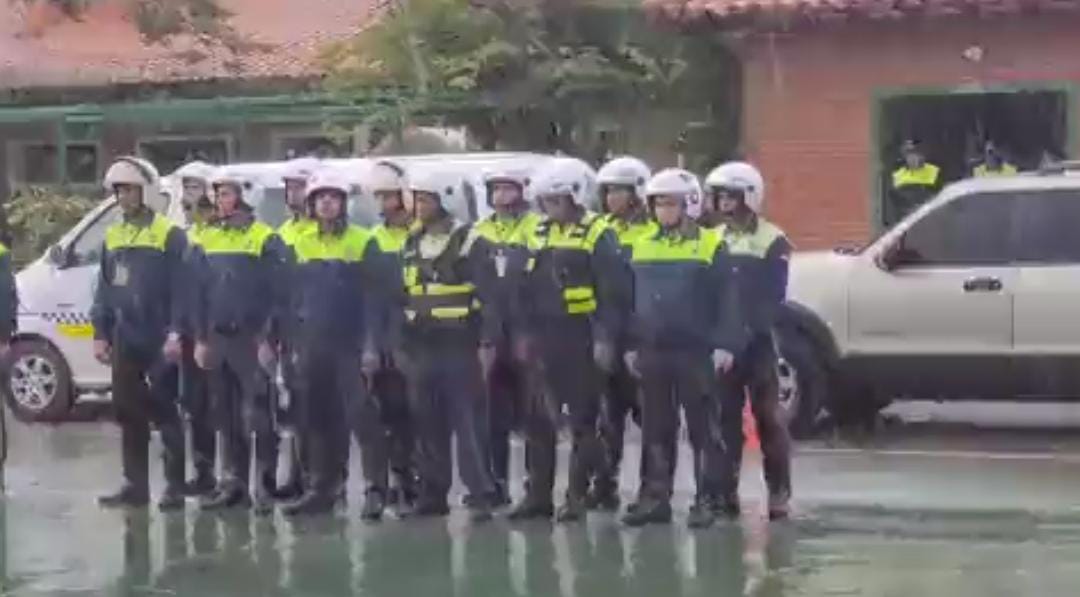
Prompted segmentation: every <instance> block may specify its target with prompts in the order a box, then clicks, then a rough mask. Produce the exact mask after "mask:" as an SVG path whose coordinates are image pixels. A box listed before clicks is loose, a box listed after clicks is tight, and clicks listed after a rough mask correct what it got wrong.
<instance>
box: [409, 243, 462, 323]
mask: <svg viewBox="0 0 1080 597" xmlns="http://www.w3.org/2000/svg"><path fill="white" fill-rule="evenodd" d="M465 232H466V231H465V228H464V226H457V227H455V228H454V229H453V230H452V231H451V232H450V233H449V234H448V235H447V238H446V241H445V244H444V246H443V247H442V248H441V249H440V250H439V252H438V255H437V256H435V257H432V258H424V257H422V256H421V254H420V245H421V243H422V241H423V240H424V237H425V236H426V233H420V232H418V233H414V234H410V235H409V238H408V239H407V240H406V241H405V246H404V248H403V250H402V265H403V267H404V282H405V291H406V295H407V298H406V306H405V317H406V320H407V321H409V322H418V321H423V320H435V321H444V322H452V321H464V320H466V319H468V318H469V317H470V316H471V315H472V314H473V313H475V312H477V311H478V310H479V309H480V303H479V301H478V300H477V299H476V288H475V286H474V285H473V284H472V283H471V282H468V281H465V280H461V279H460V277H459V276H458V275H457V272H456V271H455V267H454V266H455V264H456V262H457V261H458V260H459V259H462V258H464V257H465V256H466V255H467V253H468V249H469V247H470V246H471V244H472V243H470V242H468V239H467V238H466V234H465Z"/></svg>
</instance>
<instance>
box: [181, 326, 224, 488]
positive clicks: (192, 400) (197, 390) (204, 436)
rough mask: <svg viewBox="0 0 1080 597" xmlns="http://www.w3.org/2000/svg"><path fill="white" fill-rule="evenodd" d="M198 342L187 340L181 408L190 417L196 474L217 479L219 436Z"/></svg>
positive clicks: (182, 368) (192, 453) (182, 366)
mask: <svg viewBox="0 0 1080 597" xmlns="http://www.w3.org/2000/svg"><path fill="white" fill-rule="evenodd" d="M194 346H195V343H194V342H192V341H191V340H189V339H187V338H185V339H184V342H183V350H184V352H183V360H182V361H181V363H180V405H181V407H182V409H183V411H184V412H185V413H186V414H187V420H188V429H189V432H190V435H191V461H192V464H193V465H194V468H195V475H196V476H197V477H199V478H213V476H214V465H215V462H216V461H217V434H216V432H215V429H214V420H213V404H212V402H211V400H210V384H209V380H208V379H207V373H206V371H204V370H202V369H201V368H199V366H198V365H196V364H195V358H194Z"/></svg>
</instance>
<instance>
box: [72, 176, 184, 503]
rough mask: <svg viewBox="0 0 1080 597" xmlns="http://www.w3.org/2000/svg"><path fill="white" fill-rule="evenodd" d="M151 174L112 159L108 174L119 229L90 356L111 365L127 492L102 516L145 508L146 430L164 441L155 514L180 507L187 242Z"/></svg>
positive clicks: (103, 278) (109, 249) (110, 236)
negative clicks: (180, 370)
mask: <svg viewBox="0 0 1080 597" xmlns="http://www.w3.org/2000/svg"><path fill="white" fill-rule="evenodd" d="M158 185H159V177H158V173H157V171H156V170H155V169H154V167H153V165H151V164H150V163H148V162H145V161H143V160H140V159H138V158H132V157H122V158H119V159H118V160H117V161H116V162H115V163H114V164H113V165H112V166H111V167H110V168H109V170H108V172H106V174H105V187H106V188H107V189H108V190H109V191H110V192H112V193H115V194H116V198H117V201H118V202H119V204H120V210H121V213H122V220H121V221H119V222H117V223H115V224H113V225H112V226H110V227H109V228H108V230H107V231H106V233H105V248H104V250H103V251H102V253H101V267H100V273H99V274H98V276H99V277H98V284H97V288H96V290H95V293H94V304H93V307H92V308H91V320H92V322H93V325H94V356H95V357H96V358H97V359H98V360H99V361H101V362H102V363H105V364H110V363H111V365H112V379H113V384H112V388H113V392H112V394H113V404H114V405H115V407H116V418H117V421H118V422H119V423H120V432H121V438H122V439H121V442H122V446H123V470H124V485H123V487H122V488H121V489H120V490H119V491H118V492H116V493H114V494H112V495H108V496H104V497H102V498H100V500H99V503H100V504H101V505H102V506H104V507H125V506H142V505H145V504H146V503H147V502H148V501H149V479H148V477H149V471H148V468H149V443H150V424H151V423H153V424H154V425H155V426H156V427H157V429H158V431H159V432H160V434H161V440H162V445H163V448H164V454H163V461H164V465H165V466H164V468H165V482H166V487H165V491H164V493H163V494H162V496H161V498H160V501H159V502H158V507H159V508H160V509H162V510H174V509H178V508H182V507H183V505H184V497H183V495H184V492H183V490H184V485H185V483H184V473H185V471H184V466H185V463H184V450H185V448H184V430H183V425H182V423H181V420H180V413H179V410H178V408H177V404H176V396H175V394H176V388H177V382H178V380H177V368H176V365H175V364H174V363H175V361H178V360H179V359H180V356H181V352H182V349H181V330H182V327H183V316H184V301H183V300H182V297H183V296H184V294H183V293H182V292H181V288H182V287H183V284H184V282H185V279H184V276H185V269H184V265H183V258H184V252H185V250H186V249H185V245H186V241H185V239H184V233H183V232H182V231H181V230H180V229H179V228H176V227H175V226H173V225H172V224H170V223H169V222H168V221H167V220H166V219H165V218H164V217H162V216H161V215H159V214H157V213H155V210H156V211H163V210H164V207H165V206H164V205H163V197H162V196H161V194H160V191H159V189H158Z"/></svg>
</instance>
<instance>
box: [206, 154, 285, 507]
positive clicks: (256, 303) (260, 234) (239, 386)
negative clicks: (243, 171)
mask: <svg viewBox="0 0 1080 597" xmlns="http://www.w3.org/2000/svg"><path fill="white" fill-rule="evenodd" d="M211 184H212V188H213V191H214V201H215V206H216V209H217V212H216V220H215V224H214V226H213V227H212V228H211V229H209V230H207V231H206V232H205V233H204V234H202V235H201V237H200V243H199V248H200V255H199V260H198V265H197V268H196V269H197V270H198V271H199V282H198V293H199V297H198V301H197V306H196V312H197V315H196V317H197V322H198V326H197V330H196V334H197V338H198V340H197V342H196V345H195V360H196V362H197V363H198V364H199V366H201V367H202V368H204V369H206V370H207V371H209V378H210V387H211V394H212V396H213V400H214V403H215V415H216V416H215V419H216V422H217V424H218V429H219V431H220V432H221V437H222V442H223V447H224V450H223V453H222V457H223V459H224V468H225V471H224V479H222V480H221V482H220V483H219V484H218V488H217V490H216V491H215V492H214V494H213V495H212V496H209V497H208V498H207V499H205V500H204V501H203V503H202V507H203V509H206V510H217V509H222V508H232V507H246V506H248V505H249V504H251V500H252V499H254V505H255V512H256V514H260V515H264V514H269V513H270V511H271V508H272V502H271V497H272V493H273V492H274V491H276V484H277V483H276V474H277V456H278V437H277V433H276V432H275V431H274V429H273V424H272V418H271V405H270V404H269V400H270V388H269V375H268V373H267V371H266V369H265V367H266V366H268V365H269V364H270V363H271V362H272V361H273V359H274V352H273V349H272V348H271V345H270V342H269V340H268V337H269V335H270V332H271V326H272V316H273V315H274V314H275V312H276V303H277V301H278V295H277V294H276V293H279V292H281V288H282V286H283V285H282V284H281V282H280V280H279V278H280V276H281V274H282V268H283V264H284V261H285V259H286V255H285V248H284V246H283V245H282V243H281V240H280V239H279V238H278V236H277V235H276V234H274V231H273V230H272V229H271V228H270V227H269V226H267V225H265V224H263V223H262V222H258V221H256V220H255V215H254V211H253V209H252V208H251V206H250V205H248V204H247V203H245V202H244V186H245V183H244V180H242V179H241V178H239V177H237V176H235V175H233V174H231V173H230V172H229V171H228V169H221V170H220V171H219V172H218V173H217V174H216V175H215V176H214V179H213V180H212V181H211ZM252 434H254V435H255V455H254V456H255V462H256V468H255V485H254V490H253V491H251V492H250V493H249V490H248V488H249V486H250V485H249V483H250V480H251V479H250V477H251V459H252V449H251V448H252V446H251V435H252Z"/></svg>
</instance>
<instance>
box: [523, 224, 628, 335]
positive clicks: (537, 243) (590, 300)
mask: <svg viewBox="0 0 1080 597" xmlns="http://www.w3.org/2000/svg"><path fill="white" fill-rule="evenodd" d="M567 228H569V229H568V230H565V231H563V227H558V228H556V227H555V225H554V224H553V223H552V222H551V221H550V220H547V221H545V222H543V223H541V224H540V225H539V226H537V228H536V232H535V234H534V236H533V237H532V238H530V239H529V248H530V249H531V250H532V251H533V254H534V256H533V257H532V258H530V259H529V263H528V266H527V271H532V270H533V269H534V268H535V266H536V257H535V255H536V254H539V253H541V252H544V251H550V252H551V253H556V252H567V253H570V254H571V255H568V257H569V259H570V260H576V261H578V262H580V264H581V265H580V267H575V268H572V269H571V270H568V271H566V272H563V273H564V274H565V275H563V276H561V277H560V278H559V280H558V282H557V283H558V284H559V286H560V289H561V290H562V295H563V301H564V303H565V306H566V313H567V314H569V315H588V314H590V313H593V312H595V311H596V306H597V305H596V289H595V288H594V286H593V281H592V279H593V276H592V271H591V270H590V269H589V267H588V260H589V258H590V257H591V255H592V252H593V250H594V249H595V248H596V242H597V241H598V240H599V239H600V236H601V235H602V234H603V233H604V231H606V230H608V228H609V226H608V224H607V222H606V221H605V220H604V219H603V218H602V217H600V216H599V215H597V214H593V213H588V214H586V215H585V216H584V217H583V218H582V219H581V220H580V221H579V222H577V223H575V224H574V225H573V226H572V227H567Z"/></svg>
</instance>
